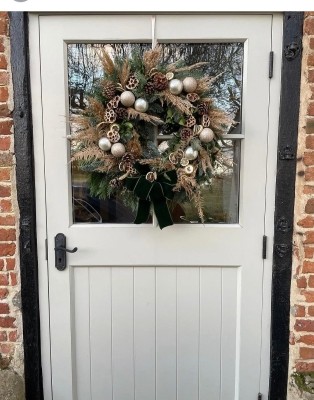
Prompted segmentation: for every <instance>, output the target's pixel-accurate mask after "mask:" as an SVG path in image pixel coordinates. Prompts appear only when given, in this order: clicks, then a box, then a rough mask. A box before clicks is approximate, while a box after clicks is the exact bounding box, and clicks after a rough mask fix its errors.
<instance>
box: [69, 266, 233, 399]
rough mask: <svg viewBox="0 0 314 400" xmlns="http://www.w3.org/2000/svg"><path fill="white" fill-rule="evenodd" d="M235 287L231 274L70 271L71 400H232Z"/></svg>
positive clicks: (115, 269) (187, 269)
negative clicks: (73, 365)
mask: <svg viewBox="0 0 314 400" xmlns="http://www.w3.org/2000/svg"><path fill="white" fill-rule="evenodd" d="M239 280H240V274H239V269H238V268H218V267H73V277H72V285H73V288H72V292H73V293H74V299H73V303H72V309H71V313H72V315H74V320H73V329H72V332H73V335H74V337H73V340H74V342H75V345H76V349H75V354H76V378H77V385H76V389H77V394H78V399H85V400H87V399H99V400H100V399H103V398H111V397H112V393H113V396H114V398H117V399H128V400H129V399H131V398H134V399H143V400H146V399H155V398H156V399H158V400H159V399H160V400H167V399H169V400H170V399H174V398H176V396H178V398H179V399H187V400H188V399H191V398H193V399H194V398H199V399H201V400H202V399H204V400H205V399H208V398H215V399H219V398H221V399H226V400H227V399H233V398H234V397H235V375H236V374H235V369H236V351H237V349H236V343H237V340H238V337H237V335H238V330H237V327H238V318H237V315H238V313H237V308H238V304H239V302H238V286H239V283H240V282H239ZM97 287H98V288H102V289H101V290H98V291H97ZM122 382H123V384H122ZM104 396H106V397H104ZM107 396H108V397H107Z"/></svg>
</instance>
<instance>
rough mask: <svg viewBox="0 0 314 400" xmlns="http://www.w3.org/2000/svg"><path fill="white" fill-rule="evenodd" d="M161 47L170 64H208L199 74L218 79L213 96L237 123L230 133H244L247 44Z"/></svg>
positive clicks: (212, 88) (181, 44) (164, 45)
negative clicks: (244, 67)
mask: <svg viewBox="0 0 314 400" xmlns="http://www.w3.org/2000/svg"><path fill="white" fill-rule="evenodd" d="M162 46H163V57H164V62H166V63H167V64H168V63H169V64H171V63H174V62H176V61H178V60H182V61H184V62H185V64H186V65H192V64H195V63H198V62H207V63H208V64H207V65H205V66H204V67H203V68H200V69H199V71H200V73H201V74H202V75H207V76H210V77H215V78H216V79H215V80H214V82H213V83H212V85H211V90H210V97H211V98H213V99H214V100H215V105H216V106H217V107H218V108H220V109H223V110H224V111H226V113H227V114H229V115H231V116H232V117H233V119H234V121H235V122H236V124H234V126H232V127H231V128H230V130H229V132H228V133H230V134H241V133H242V131H241V104H242V86H243V56H244V43H243V42H233V43H163V44H162Z"/></svg>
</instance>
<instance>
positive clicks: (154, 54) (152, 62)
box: [143, 45, 162, 75]
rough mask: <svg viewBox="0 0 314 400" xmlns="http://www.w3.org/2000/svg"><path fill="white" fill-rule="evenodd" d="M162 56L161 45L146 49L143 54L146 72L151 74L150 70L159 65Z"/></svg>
mask: <svg viewBox="0 0 314 400" xmlns="http://www.w3.org/2000/svg"><path fill="white" fill-rule="evenodd" d="M161 56H162V47H161V45H157V46H155V47H154V48H153V49H151V50H148V51H145V53H144V54H143V64H144V68H145V74H147V75H149V73H150V71H151V70H152V69H154V68H156V67H157V65H158V63H159V61H160V60H161Z"/></svg>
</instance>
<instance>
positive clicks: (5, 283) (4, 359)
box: [0, 12, 23, 373]
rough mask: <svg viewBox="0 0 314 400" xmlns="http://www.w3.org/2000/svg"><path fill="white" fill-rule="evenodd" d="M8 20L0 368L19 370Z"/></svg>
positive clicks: (1, 85)
mask: <svg viewBox="0 0 314 400" xmlns="http://www.w3.org/2000/svg"><path fill="white" fill-rule="evenodd" d="M8 35H9V20H8V15H7V13H4V12H0V369H1V368H8V367H9V368H12V369H15V370H17V371H18V372H20V373H22V372H23V371H22V364H23V361H22V337H21V313H20V298H19V296H20V290H19V289H20V288H19V275H18V271H17V267H18V262H17V261H18V256H17V254H18V251H17V250H18V249H17V236H18V232H17V228H16V226H17V225H16V224H17V221H18V208H17V203H16V188H15V165H14V163H15V159H14V143H13V121H12V115H11V112H12V109H13V102H12V97H13V91H12V84H11V71H10V45H9V43H10V42H9V37H8Z"/></svg>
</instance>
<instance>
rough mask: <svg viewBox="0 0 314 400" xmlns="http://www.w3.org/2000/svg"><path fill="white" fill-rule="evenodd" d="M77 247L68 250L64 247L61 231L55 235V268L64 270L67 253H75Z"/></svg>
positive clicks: (63, 236)
mask: <svg viewBox="0 0 314 400" xmlns="http://www.w3.org/2000/svg"><path fill="white" fill-rule="evenodd" d="M76 252H77V247H74V249H72V250H69V249H67V248H66V237H65V235H64V234H63V233H58V234H57V235H56V236H55V266H56V268H57V270H59V271H64V270H65V269H66V266H67V257H66V255H67V253H76Z"/></svg>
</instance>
